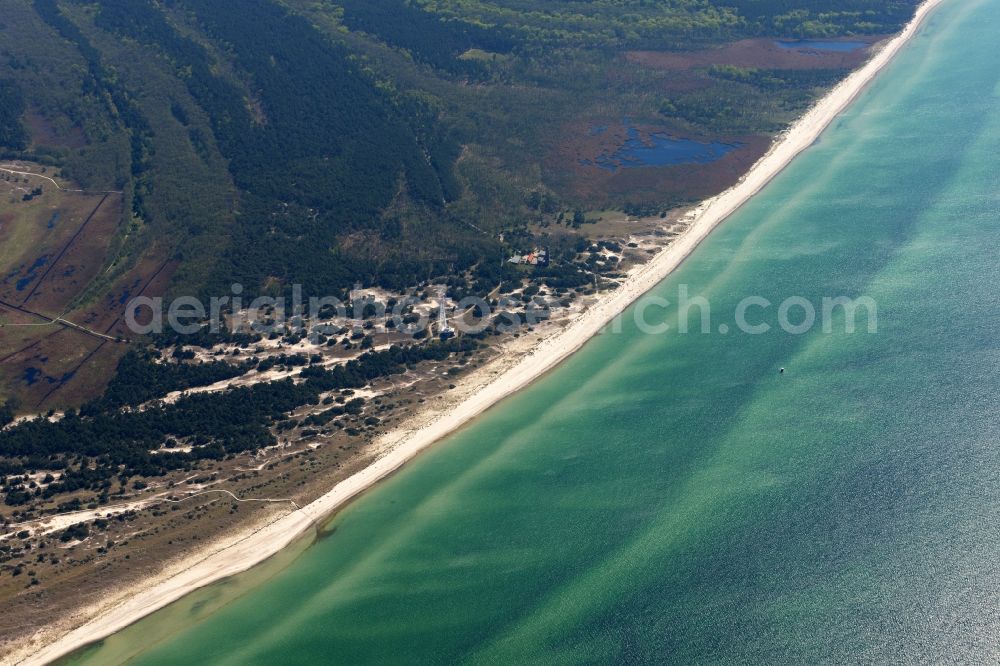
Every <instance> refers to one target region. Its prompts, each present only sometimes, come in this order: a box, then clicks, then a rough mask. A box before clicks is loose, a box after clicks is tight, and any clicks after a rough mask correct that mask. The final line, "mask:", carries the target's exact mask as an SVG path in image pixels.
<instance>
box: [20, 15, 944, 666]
mask: <svg viewBox="0 0 1000 666" xmlns="http://www.w3.org/2000/svg"><path fill="white" fill-rule="evenodd" d="M941 2H942V0H926V1H925V2H924V3H923V4H922V5H921V6H920V7H919V9H918V10H917V12H916V15H915V17H914V19H913V20H912V21H911V23H910V24H909V25H908V26H907V27H906V28H905V29H904V30H903V31H902V32H901V33H900V34H899V35H897V36H896V37H894V38H893V39H892V40H890V41H888V42H886V43H885V44H884V45H882V47H881V49H880V50H879V51H878V52H877V53H875V54H874V55H873V57H872V58H871V59H870V60H869V61H868V62H867V64H865V65H864V66H863V67H862V68H860V69H859V70H857V71H855V72H853V73H852V74H850V75H849V76H848V77H847V78H846V79H844V81H842V82H841V83H840V84H839V85H838V86H837V87H836V88H834V89H833V90H832V91H830V92H829V93H828V94H827V95H826V96H825V97H823V98H822V99H821V100H820V101H818V102H817V103H816V104H815V105H814V106H813V107H812V109H810V111H809V112H808V113H806V114H805V115H804V116H803V117H802V118H800V119H799V120H798V121H797V122H796V123H795V124H794V125H793V126H792V127H791V128H790V129H789V130H787V131H786V132H784V133H783V134H782V135H781V136H779V137H778V138H777V139H776V141H775V142H774V144H773V146H772V148H771V150H770V151H769V152H768V153H767V154H766V155H765V156H764V157H763V158H761V159H760V160H759V161H758V162H757V163H756V164H755V165H754V167H753V168H752V169H751V170H750V171H749V172H748V173H747V174H746V175H745V176H744V177H743V178H742V179H741V180H740V182H739V183H737V184H736V185H735V186H733V187H732V188H730V189H728V190H726V191H725V192H723V193H721V194H719V195H717V196H715V197H713V198H711V199H708V200H706V201H704V202H702V203H701V204H700V205H699V206H698V207H697V208H695V209H694V210H692V211H691V212H689V213H688V214H687V217H686V218H685V219H686V220H687V221H689V222H690V224H689V226H688V228H687V230H686V231H685V232H684V233H683V234H682V235H681V236H679V237H677V238H676V239H675V240H674V242H673V243H671V244H670V245H669V246H668V247H666V248H665V249H664V250H663V251H661V252H660V253H659V254H657V255H655V256H654V257H653V258H652V259H651V260H650V261H649V262H647V263H645V264H643V265H641V266H638V267H636V268H634V269H633V270H632V271H631V272H630V274H629V275H628V278H627V279H626V280H625V281H624V283H623V284H622V285H621V286H620V287H618V288H617V289H615V290H614V291H612V292H609V293H607V294H604V295H602V296H601V297H600V299H599V300H598V301H597V302H595V303H594V304H592V305H591V306H590V307H589V308H587V309H586V310H585V311H583V312H582V313H581V314H580V315H579V316H578V317H577V318H576V319H574V320H573V321H572V322H571V323H569V324H568V325H565V326H563V327H561V328H558V329H555V330H553V331H552V332H551V333H549V334H548V335H547V337H545V338H543V339H541V340H540V341H539V342H538V343H537V344H535V345H534V346H533V347H532V348H531V349H530V350H526V353H522V354H512V353H508V354H506V355H505V356H504V357H501V358H499V359H497V360H495V361H494V362H492V363H491V364H489V365H487V366H486V367H484V368H481V369H480V370H479V371H477V372H476V373H473V374H472V375H470V376H469V377H467V378H466V379H465V380H463V381H462V382H461V383H460V385H459V387H458V388H457V389H456V390H455V391H453V392H451V393H452V395H454V396H456V397H454V398H452V399H450V400H448V401H447V404H443V405H442V406H440V407H437V408H436V409H434V410H433V411H430V412H427V413H425V414H423V415H421V416H418V417H416V419H415V420H414V421H413V422H412V423H410V424H409V427H407V428H406V429H401V430H397V431H394V432H392V433H389V434H386V435H384V436H382V437H381V438H379V440H378V441H377V443H376V444H377V446H378V448H379V450H380V451H382V452H383V454H382V455H381V456H380V457H379V458H378V459H377V460H376V461H375V462H374V463H373V464H371V465H370V466H369V467H367V468H365V469H364V470H362V471H360V472H358V473H357V474H355V475H354V476H352V477H350V478H348V479H346V480H344V481H342V482H341V483H339V484H337V485H336V486H335V487H333V488H332V489H331V490H330V491H329V492H327V493H326V494H325V495H323V496H321V497H320V498H318V499H317V500H316V501H314V502H312V503H310V504H308V505H306V506H304V507H302V508H301V509H299V510H296V511H291V512H289V513H287V514H285V515H283V516H281V517H280V518H278V519H276V520H275V519H274V518H273V514H272V516H271V518H270V519H271V520H272V521H273V522H270V523H269V524H266V525H263V526H262V527H259V528H258V529H257V530H256V531H253V532H250V533H244V534H238V535H229V536H228V537H226V538H223V539H221V540H219V541H217V542H216V543H215V544H213V546H212V547H211V548H209V549H206V550H205V551H203V552H201V553H199V554H195V555H192V557H191V558H190V560H189V561H187V562H186V563H184V564H183V566H173V567H171V568H170V569H169V570H166V571H164V573H163V574H162V575H161V576H159V577H157V578H156V579H153V580H150V581H148V582H147V584H145V585H143V586H142V587H141V589H140V588H136V589H135V590H133V591H126V592H123V593H122V594H119V595H117V596H116V597H115V598H113V599H112V598H109V599H108V600H107V602H106V603H104V604H102V605H101V607H95V608H92V609H90V611H89V613H87V615H88V617H79V618H77V620H76V621H77V622H78V623H79V625H78V626H77V627H76V628H75V629H72V630H71V631H67V632H66V633H63V634H62V635H59V634H58V633H57V632H56V630H55V629H54V628H52V627H50V628H43V629H40V631H39V632H38V633H37V634H36V636H35V637H34V638H33V640H32V643H31V644H26V645H23V646H21V649H20V650H18V651H17V652H14V653H9V654H7V655H6V656H3V657H0V664H45V663H49V662H51V661H53V660H55V659H57V658H59V657H61V656H64V655H66V654H68V653H69V652H72V651H73V650H76V649H78V648H80V647H82V646H84V645H86V644H88V643H92V642H94V641H97V640H100V639H102V638H104V637H106V636H108V635H110V634H113V633H115V632H116V631H119V630H121V629H122V628H124V627H126V626H128V625H129V624H131V623H133V622H135V621H136V620H138V619H140V618H142V617H144V616H146V615H148V614H150V613H152V612H154V611H156V610H157V609H160V608H163V607H164V606H166V605H168V604H170V603H171V602H173V601H176V600H177V599H179V598H181V597H183V596H184V595H186V594H188V593H190V592H192V591H193V590H195V589H197V588H199V587H203V586H205V585H209V584H211V583H213V582H216V581H218V580H221V579H223V578H226V577H228V576H232V575H234V574H237V573H240V572H243V571H246V570H247V569H249V568H251V567H252V566H254V565H255V564H258V563H260V562H262V561H263V560H265V559H267V558H269V557H271V556H272V555H274V554H275V553H277V552H279V551H280V550H281V549H283V548H285V547H286V546H288V545H289V544H290V543H292V542H293V541H294V540H295V539H297V538H299V537H300V536H302V535H303V534H304V533H307V532H308V531H309V530H311V529H313V528H314V526H315V525H316V524H317V523H319V522H321V521H323V520H324V519H326V518H327V517H328V516H330V515H331V514H332V513H334V512H336V511H337V510H338V509H339V508H341V507H343V506H344V505H345V504H346V503H347V502H349V501H350V500H351V499H352V498H354V497H356V496H357V495H358V494H360V493H362V492H364V491H365V490H366V489H368V488H370V487H371V486H372V485H373V484H375V483H377V482H378V481H380V480H382V479H384V478H386V477H387V476H389V475H391V474H392V473H393V472H395V471H396V470H398V469H399V468H400V467H402V466H403V465H405V464H406V463H407V462H408V461H410V460H412V459H413V458H414V457H415V456H417V455H418V454H419V453H420V452H421V451H423V450H425V449H426V448H427V447H429V446H431V445H432V444H434V443H435V442H437V441H438V440H440V439H441V438H443V437H445V436H446V435H448V434H449V433H451V432H453V431H455V430H456V429H458V428H460V427H461V426H463V425H465V424H467V423H468V422H469V421H470V420H472V419H473V418H475V417H476V416H477V415H478V414H480V413H482V412H483V411H485V410H486V409H488V408H490V407H491V406H493V405H494V404H496V403H497V402H499V401H500V400H502V399H503V398H505V397H507V396H509V395H511V394H512V393H514V392H516V391H518V390H520V389H522V388H524V387H525V386H527V385H528V384H530V383H531V382H532V381H534V380H536V379H538V378H539V377H540V376H541V375H543V374H544V373H546V372H547V371H549V370H550V369H552V368H553V367H555V366H556V365H558V364H559V363H560V362H562V361H563V360H565V359H566V358H567V357H569V356H570V355H571V354H573V353H574V352H575V351H577V350H578V349H580V347H582V346H583V345H584V344H585V343H586V342H587V341H588V340H589V339H590V338H591V337H593V336H594V335H596V334H597V333H599V332H600V331H601V330H602V329H603V328H604V327H605V326H606V325H607V324H608V323H609V322H610V321H611V320H612V319H614V317H616V316H617V315H618V314H620V313H621V312H622V311H624V310H625V309H626V308H627V307H628V306H629V305H630V304H631V303H633V302H634V301H636V299H638V298H640V297H641V296H642V295H643V294H645V293H646V292H648V291H649V290H651V289H653V288H654V287H655V286H656V285H657V284H658V283H659V282H661V281H662V280H663V279H664V278H665V277H666V276H668V275H669V274H670V273H671V272H672V271H674V270H675V269H676V268H677V267H678V266H679V265H680V264H681V263H682V262H683V261H684V259H685V258H687V257H688V256H689V255H690V254H691V252H693V251H694V249H695V248H696V247H697V246H698V245H699V244H700V243H701V242H702V241H703V240H704V239H705V238H706V237H707V236H708V235H709V234H710V233H711V232H712V230H713V229H715V228H716V227H717V226H718V225H719V224H720V223H722V222H723V221H724V220H725V219H727V218H728V217H729V216H730V215H731V214H732V213H734V212H735V211H736V210H738V209H739V208H740V207H741V206H742V205H743V204H744V203H745V202H746V201H748V200H749V199H750V198H751V197H752V196H754V195H755V194H756V193H757V192H759V191H760V190H761V189H762V188H763V187H764V186H765V185H766V184H767V183H768V182H769V181H770V180H771V179H772V178H774V177H775V176H776V175H777V174H779V173H780V172H781V171H782V169H784V168H785V167H786V166H787V165H788V164H789V163H790V162H791V161H792V160H793V159H794V158H795V157H796V156H797V155H798V154H799V153H801V152H802V151H803V150H805V149H807V148H808V147H809V146H810V145H812V144H813V143H814V142H815V141H816V140H817V138H818V137H819V136H820V134H821V133H822V132H823V130H824V129H825V128H826V127H827V126H829V124H830V123H831V122H832V121H833V120H834V119H835V118H836V117H837V115H838V114H839V113H841V112H842V111H843V110H844V109H845V108H846V107H847V106H848V105H849V104H850V103H851V102H852V101H853V100H854V99H855V97H856V96H857V95H858V94H859V93H860V92H861V91H862V90H864V88H865V86H866V85H867V84H868V83H870V82H871V81H872V80H873V78H874V77H875V76H876V75H877V74H878V73H879V72H880V71H881V70H882V69H883V68H884V67H885V66H886V64H887V63H889V62H890V61H891V60H892V58H893V57H894V56H895V55H896V53H898V51H899V50H900V49H901V48H902V47H903V45H904V44H906V42H907V41H908V40H909V39H910V38H911V37H913V36H914V35H915V34H916V33H917V32H918V29H919V27H920V24H921V23H922V22H923V20H924V19H925V18H926V17H927V16H928V14H929V13H930V12H931V11H932V10H933V9H934V8H935V7H936V6H938V5H939V4H940V3H941ZM457 396H465V397H457Z"/></svg>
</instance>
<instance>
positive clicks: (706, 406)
mask: <svg viewBox="0 0 1000 666" xmlns="http://www.w3.org/2000/svg"><path fill="white" fill-rule="evenodd" d="M997 34H1000V2H997V1H995V0H989V1H987V0H969V1H960V0H950V1H949V2H947V3H946V4H945V5H944V6H943V7H942V8H941V9H940V10H938V11H937V12H936V13H935V14H934V15H933V16H932V17H931V19H930V21H929V23H928V24H927V25H926V26H925V28H924V30H923V31H922V33H921V35H920V36H918V37H917V38H916V39H915V40H914V41H913V42H912V44H911V45H910V46H909V47H907V49H906V50H905V51H904V52H903V53H902V54H901V55H900V56H899V58H898V59H897V61H896V62H895V63H894V64H893V65H892V66H891V68H890V69H889V70H887V72H886V73H885V74H884V75H883V76H882V77H881V78H879V80H878V81H877V82H876V83H875V84H874V85H873V86H872V87H871V88H870V89H869V91H868V92H867V93H866V94H865V95H863V96H862V97H861V98H860V99H859V101H858V102H857V103H856V104H855V105H854V106H852V107H851V109H850V110H849V111H848V112H847V113H846V114H845V115H844V116H843V117H841V118H840V119H838V120H837V121H836V122H835V123H834V125H833V126H832V127H831V129H830V131H828V132H827V133H826V134H825V135H824V136H823V138H822V140H821V141H820V142H818V144H817V145H816V146H814V147H813V148H812V149H811V150H810V151H808V152H807V153H806V154H804V155H803V156H802V157H801V158H800V159H798V160H797V161H796V162H795V164H794V165H792V167H790V168H789V169H788V170H786V171H785V172H784V173H783V174H782V175H781V176H780V177H779V178H778V179H777V180H776V181H775V182H774V183H772V185H770V186H769V187H768V188H767V190H766V191H765V192H764V193H762V194H761V195H760V196H758V197H756V198H755V199H754V200H753V201H752V202H751V203H750V204H749V205H747V206H746V207H745V208H744V209H743V210H742V211H741V212H740V213H739V214H738V215H736V216H735V217H734V218H733V219H732V220H730V221H729V222H727V223H726V224H725V225H724V226H723V227H722V228H720V229H719V230H718V231H717V232H716V233H714V234H713V235H712V237H711V238H710V239H709V240H708V241H707V242H706V243H705V244H704V245H703V246H702V247H701V248H699V250H698V251H697V252H696V253H695V255H694V256H693V257H692V258H691V259H690V260H689V261H688V262H686V263H685V265H684V266H683V267H682V268H681V270H679V271H678V272H677V273H676V274H675V275H674V276H672V277H671V278H670V279H668V280H667V281H666V282H665V283H664V284H663V285H661V286H660V287H659V289H658V293H660V294H661V295H663V296H665V297H667V298H670V299H671V300H676V294H677V290H678V288H679V285H681V284H687V285H689V288H690V290H691V292H692V293H693V294H700V295H703V296H705V297H707V298H709V299H710V301H711V304H712V318H713V322H712V328H713V330H716V331H717V325H718V324H721V323H727V322H728V323H730V324H731V323H732V321H733V320H732V314H731V313H733V312H734V310H735V307H736V304H737V302H738V301H739V300H740V299H742V298H743V297H745V296H747V295H755V294H756V295H761V296H763V297H766V298H767V299H769V300H770V301H772V302H773V303H775V304H777V303H779V302H781V301H782V300H783V299H785V298H787V297H788V296H792V295H799V296H802V297H804V298H806V299H808V300H810V301H811V302H814V303H819V302H820V300H821V299H822V298H823V297H824V296H830V297H834V296H840V295H846V296H852V297H854V296H868V297H871V298H873V299H875V301H876V302H877V303H878V306H879V309H878V332H877V333H875V334H869V333H867V332H866V328H865V327H864V326H861V327H860V329H859V332H856V333H855V334H851V335H849V334H846V333H844V332H843V326H842V325H841V326H834V332H832V333H830V334H824V333H823V332H822V331H821V330H819V329H816V330H813V331H811V332H809V333H806V334H803V335H789V334H787V333H784V332H783V331H781V330H780V329H775V330H772V331H771V332H770V333H767V334H763V335H747V334H742V333H736V332H730V333H729V334H725V335H724V334H721V333H718V332H713V333H708V334H701V333H689V334H686V335H681V334H676V333H675V334H666V335H647V334H643V333H641V332H639V331H638V330H637V329H636V327H635V325H634V324H633V323H632V320H631V318H628V317H627V318H626V320H625V323H624V325H623V329H624V330H623V332H622V333H620V334H606V335H602V336H600V337H598V338H596V339H595V340H593V341H592V342H591V343H590V344H589V345H588V346H587V347H586V348H585V349H584V350H582V351H581V352H580V353H579V354H577V355H576V356H574V357H573V358H572V359H571V360H570V361H569V362H568V363H566V364H564V365H563V366H561V367H560V368H559V369H557V370H556V371H555V372H553V373H552V374H550V375H549V376H547V377H546V378H545V379H544V380H542V381H540V382H538V383H537V384H535V385H534V386H532V387H531V388H529V389H528V390H525V391H523V392H521V393H519V394H518V395H516V396H514V397H513V398H512V399H510V400H507V401H506V402H504V403H503V404H502V405H501V406H499V408H497V409H493V410H491V411H490V412H488V413H487V414H486V415H484V416H483V417H482V418H480V419H478V420H477V422H476V423H475V424H474V425H473V426H471V427H468V428H466V429H464V430H463V431H461V432H460V433H458V434H457V435H455V436H453V437H451V438H449V439H448V440H447V441H446V442H443V443H442V444H440V445H438V446H436V447H435V448H433V449H432V450H431V451H429V452H428V453H427V454H425V455H423V456H421V457H420V458H419V459H418V460H417V461H416V462H415V463H414V464H412V465H410V466H409V467H408V468H406V469H405V470H403V471H402V472H401V473H400V474H398V475H396V476H395V477H393V478H392V479H391V480H389V481H388V482H386V483H384V484H382V485H380V486H378V487H377V488H376V489H374V490H373V491H372V492H370V493H369V494H367V495H366V496H365V497H364V498H362V499H361V500H360V501H358V502H356V503H354V504H353V505H351V506H350V507H349V508H348V509H347V510H345V511H344V512H343V513H341V514H340V515H339V516H338V517H336V518H335V519H334V520H333V521H332V523H331V525H330V526H329V533H328V534H327V535H325V536H324V537H323V538H321V539H319V540H318V541H317V542H316V543H315V544H313V545H312V546H311V547H309V548H308V549H305V550H304V551H303V552H301V554H299V555H298V557H297V558H296V559H295V560H294V562H293V563H292V564H290V565H289V566H287V567H285V568H283V569H280V570H278V569H277V566H272V568H271V569H268V568H267V567H266V566H265V568H264V569H261V570H259V571H257V572H252V573H251V574H249V575H248V576H247V577H238V578H236V579H234V580H232V581H228V582H226V583H223V584H221V585H217V586H213V587H211V588H209V589H207V590H204V591H201V592H198V593H196V594H194V595H191V597H189V598H187V599H185V600H184V601H182V602H180V603H179V604H176V605H175V606H173V607H171V608H169V609H167V610H166V611H164V612H161V613H158V614H155V615H153V616H151V617H150V618H148V619H147V620H144V621H142V622H140V623H138V624H137V625H135V626H133V627H132V628H130V629H128V630H126V631H124V632H122V633H121V634H118V635H116V636H114V637H112V638H111V639H109V640H107V641H105V642H104V643H103V644H102V645H101V646H98V647H95V648H92V649H90V650H88V651H86V652H85V653H84V654H81V655H78V657H77V658H76V659H75V660H74V661H80V662H88V663H101V664H105V663H112V662H114V661H118V660H120V659H122V658H124V657H126V656H129V655H138V656H136V658H135V660H136V663H141V664H190V663H213V664H214V663H217V664H234V665H235V664H241V665H242V664H294V663H317V662H322V663H342V664H357V663H375V662H390V663H450V662H455V661H458V662H466V663H489V664H508V663H517V664H533V663H546V664H549V663H593V662H601V663H622V662H628V663H664V662H668V663H720V662H721V663H747V662H753V663H851V664H854V663H901V662H923V663H927V662H942V661H944V662H958V663H962V662H964V663H969V662H974V663H996V662H997V661H998V660H1000V418H998V407H1000V338H998V334H997V329H998V324H1000V286H998V285H1000V261H998V249H1000V157H998V156H1000V67H998V66H997V57H996V52H995V49H994V47H993V44H994V42H995V36H996V35H997ZM773 309H776V308H772V310H773ZM654 312H659V313H660V314H659V316H660V317H665V318H666V321H667V322H668V323H674V324H676V323H677V322H676V312H675V311H671V310H667V311H666V312H665V313H664V312H663V311H661V310H656V309H654V310H651V311H650V317H652V316H653V313H654ZM697 316H698V313H697V311H696V310H695V311H693V313H692V317H693V318H697ZM773 317H774V315H773V313H772V312H770V311H769V310H755V311H754V315H753V317H752V318H753V319H755V321H756V320H769V321H770V320H771V319H773ZM772 323H773V321H772ZM674 328H675V330H676V326H675V327H674ZM695 330H697V328H696V329H695ZM838 331H839V332H838ZM781 367H785V368H787V371H786V372H785V374H784V375H781V374H779V373H778V369H779V368H781ZM265 578H266V580H264V579H265Z"/></svg>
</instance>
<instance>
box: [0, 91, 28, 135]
mask: <svg viewBox="0 0 1000 666" xmlns="http://www.w3.org/2000/svg"><path fill="white" fill-rule="evenodd" d="M22 115H24V96H23V95H22V94H21V88H20V86H18V85H17V83H15V82H14V81H6V80H0V146H6V147H7V148H12V149H14V150H23V149H24V148H26V147H27V144H28V135H27V133H26V132H25V131H24V125H23V124H22V123H21V116H22Z"/></svg>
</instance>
